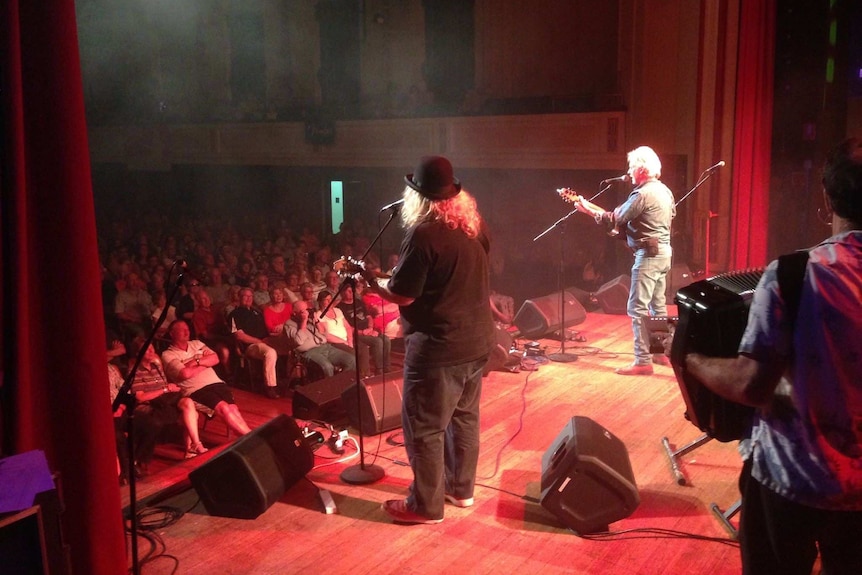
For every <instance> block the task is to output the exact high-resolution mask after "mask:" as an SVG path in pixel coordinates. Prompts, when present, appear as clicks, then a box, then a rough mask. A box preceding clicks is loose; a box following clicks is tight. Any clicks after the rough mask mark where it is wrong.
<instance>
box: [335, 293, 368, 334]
mask: <svg viewBox="0 0 862 575" xmlns="http://www.w3.org/2000/svg"><path fill="white" fill-rule="evenodd" d="M354 297H355V296H354ZM353 301H354V302H356V320H357V321H356V323H357V324H358V325H355V326H354V325H353V319H354V318H353V302H351V303H347V302H345V301H343V300H342V301H340V302H339V303H338V305H337V306H335V307H337V308H338V309H340V310H341V313H343V314H344V319H345V320H347V323H349V324H350V327H356V329H358V330H360V331H362V330H363V329H368V328H369V327H371V318H369V317H368V309H367V308H366V307H365V302H363V301H362V300H361V299H359V298H355V299H354V300H353Z"/></svg>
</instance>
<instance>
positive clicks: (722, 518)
mask: <svg viewBox="0 0 862 575" xmlns="http://www.w3.org/2000/svg"><path fill="white" fill-rule="evenodd" d="M741 505H742V500H741V499H737V500H736V501H735V502H734V504H733V505H731V506H730V507H729V508H728V509H727V511H722V510H721V507H719V506H718V504H716V503H710V505H709V509H710V511H712V514H713V515H715V518H716V519H718V522H719V523H721V526H722V527H724V529H725V530H726V531H727V533H728V534H729V535H730V537H731V539H736V538H737V537H738V536H739V531H738V530H737V529H736V527H734V525H733V523H731V522H730V520H731V519H733V516H734V515H736V514H737V513H739V508H740V506H741Z"/></svg>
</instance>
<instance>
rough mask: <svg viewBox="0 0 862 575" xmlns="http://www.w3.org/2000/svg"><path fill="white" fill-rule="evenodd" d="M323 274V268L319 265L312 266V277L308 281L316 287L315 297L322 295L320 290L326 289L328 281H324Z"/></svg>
mask: <svg viewBox="0 0 862 575" xmlns="http://www.w3.org/2000/svg"><path fill="white" fill-rule="evenodd" d="M323 275H324V271H323V268H321V267H320V266H318V265H314V266H311V279H310V280H309V282H308V283H310V284H311V287H312V288H313V289H314V297H315V299H317V296H319V295H320V292H322V291H323V290H324V289H326V282H324V281H323Z"/></svg>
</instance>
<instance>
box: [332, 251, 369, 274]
mask: <svg viewBox="0 0 862 575" xmlns="http://www.w3.org/2000/svg"><path fill="white" fill-rule="evenodd" d="M332 271H334V272H335V273H337V274H338V275H339V276H341V277H343V278H345V277H353V278H355V277H357V276H362V275H363V274H364V273H365V262H363V261H361V260H357V259H354V258H352V257H350V256H341V257H340V258H338V259H337V260H335V261H334V262H332Z"/></svg>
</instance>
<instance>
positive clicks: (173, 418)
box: [132, 338, 207, 474]
mask: <svg viewBox="0 0 862 575" xmlns="http://www.w3.org/2000/svg"><path fill="white" fill-rule="evenodd" d="M143 343H144V340H143V339H142V338H137V339H135V340H134V341H133V342H132V353H133V354H135V356H137V354H138V352H139V351H140V349H141V346H142V345H143ZM180 391H181V390H180V387H179V386H178V385H176V384H173V383H168V380H167V379H166V378H165V372H164V369H163V368H162V362H161V360H160V359H159V356H158V354H157V353H156V350H155V348H154V347H153V346H152V345H149V346H147V351H146V352H144V357H143V359H141V363H140V365H138V369H137V370H136V371H135V379H134V380H133V381H132V393H134V394H135V401H136V405H135V461H136V462H137V465H138V468H139V469H140V471H141V473H142V474H146V472H147V467H148V465H149V463H150V460H151V459H152V458H153V453H154V452H155V449H156V443H157V441H158V440H159V438H160V436H161V435H162V432H163V430H165V429H166V428H168V427H170V426H173V425H175V424H176V423H177V422H178V421H182V423H183V426H184V428H185V445H186V451H185V458H186V459H189V458H191V457H195V456H196V455H200V454H202V453H206V452H207V448H206V447H204V446H203V444H202V443H201V438H200V436H199V435H198V412H197V409H195V403H194V401H192V400H191V399H190V398H188V397H183V396H182V393H180ZM138 422H141V424H142V425H141V426H142V427H144V428H145V429H147V430H149V433H147V435H145V436H143V437H141V436H140V435H139V434H138V427H139V425H138Z"/></svg>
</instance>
